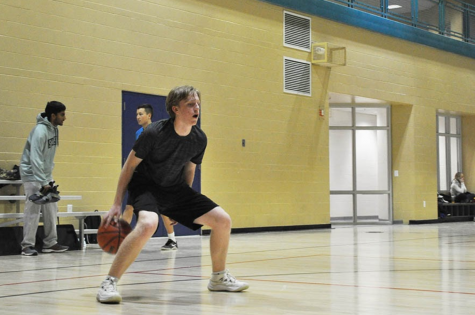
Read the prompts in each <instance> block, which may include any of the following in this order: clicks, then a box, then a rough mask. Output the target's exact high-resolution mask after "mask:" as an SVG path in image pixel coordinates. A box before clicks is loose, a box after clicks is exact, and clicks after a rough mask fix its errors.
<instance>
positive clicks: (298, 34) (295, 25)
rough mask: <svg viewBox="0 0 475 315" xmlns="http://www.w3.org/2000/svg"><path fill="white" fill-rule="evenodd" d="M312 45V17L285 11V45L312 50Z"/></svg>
mask: <svg viewBox="0 0 475 315" xmlns="http://www.w3.org/2000/svg"><path fill="white" fill-rule="evenodd" d="M311 45H312V36H311V19H310V18H308V17H306V16H302V15H298V14H295V13H291V12H287V11H284V46H285V47H290V48H295V49H299V50H305V51H310V47H311Z"/></svg>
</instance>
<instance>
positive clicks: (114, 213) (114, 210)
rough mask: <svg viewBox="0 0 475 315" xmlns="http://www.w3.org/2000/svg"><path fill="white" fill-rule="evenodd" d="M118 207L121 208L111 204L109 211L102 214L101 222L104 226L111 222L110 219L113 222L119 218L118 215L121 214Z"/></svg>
mask: <svg viewBox="0 0 475 315" xmlns="http://www.w3.org/2000/svg"><path fill="white" fill-rule="evenodd" d="M120 208H121V207H120V205H119V206H116V205H113V206H112V207H111V208H110V210H109V212H107V213H106V214H105V215H104V218H103V224H104V226H105V227H108V226H109V224H110V223H111V221H114V222H118V221H119V218H120V215H121V211H120Z"/></svg>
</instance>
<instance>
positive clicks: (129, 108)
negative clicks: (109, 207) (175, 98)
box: [122, 91, 201, 237]
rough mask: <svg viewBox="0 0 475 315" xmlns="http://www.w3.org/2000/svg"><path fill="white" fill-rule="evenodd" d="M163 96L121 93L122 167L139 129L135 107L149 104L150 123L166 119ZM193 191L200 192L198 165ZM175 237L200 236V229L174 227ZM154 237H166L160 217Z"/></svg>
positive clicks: (133, 222)
mask: <svg viewBox="0 0 475 315" xmlns="http://www.w3.org/2000/svg"><path fill="white" fill-rule="evenodd" d="M165 100H166V97H165V96H161V95H152V94H143V93H136V92H127V91H122V165H124V163H125V160H126V159H127V157H128V155H129V153H130V150H131V149H132V147H133V146H134V143H135V132H136V131H137V130H138V129H139V128H140V126H139V124H138V123H137V119H136V115H137V107H138V106H139V105H142V104H150V105H152V107H153V117H152V121H157V120H161V119H168V118H170V116H169V115H168V113H167V111H166V107H165ZM197 125H198V126H200V120H198V124H197ZM193 189H194V190H196V191H198V192H201V167H200V165H197V166H196V171H195V179H194V180H193ZM126 200H127V197H126V198H125V199H124V204H123V207H122V208H123V209H124V208H125V202H126ZM134 225H135V216H134V218H133V219H132V226H134ZM174 230H175V235H176V236H182V235H201V229H200V230H197V231H193V230H191V229H189V228H187V227H185V226H183V225H181V224H177V225H175V226H174ZM153 236H154V237H159V236H167V231H166V229H165V227H164V226H163V221H162V218H161V217H160V225H159V227H158V229H157V231H156V232H155V234H154V235H153Z"/></svg>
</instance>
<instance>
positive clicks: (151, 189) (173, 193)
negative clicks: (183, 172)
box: [128, 184, 218, 230]
mask: <svg viewBox="0 0 475 315" xmlns="http://www.w3.org/2000/svg"><path fill="white" fill-rule="evenodd" d="M128 201H130V202H131V203H130V204H131V205H132V206H133V207H134V213H135V215H136V216H137V217H138V213H139V212H140V211H141V210H146V211H151V212H155V213H157V214H163V215H166V216H167V217H169V218H171V219H173V220H175V221H177V222H178V223H180V224H182V225H184V226H186V227H188V228H190V229H192V230H198V229H199V228H200V227H201V226H202V225H200V224H196V223H193V221H195V220H196V219H197V218H199V217H201V216H202V215H203V214H205V213H208V212H209V211H211V210H213V209H214V208H216V207H218V205H217V204H216V203H214V202H213V201H212V200H211V199H209V198H208V197H206V196H205V195H202V194H200V193H199V192H197V191H195V190H193V189H192V188H191V187H190V186H188V185H186V184H183V185H180V186H174V187H171V188H169V187H166V188H165V187H158V186H151V185H129V198H128Z"/></svg>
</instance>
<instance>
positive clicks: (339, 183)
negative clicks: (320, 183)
mask: <svg viewBox="0 0 475 315" xmlns="http://www.w3.org/2000/svg"><path fill="white" fill-rule="evenodd" d="M352 189H353V146H352V132H351V130H330V190H352Z"/></svg>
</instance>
